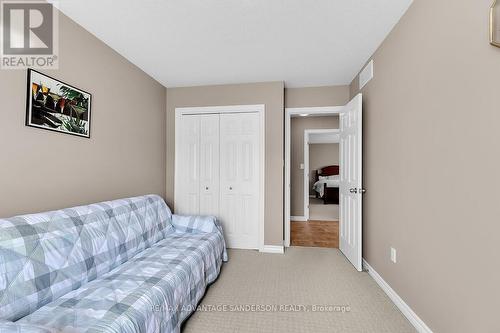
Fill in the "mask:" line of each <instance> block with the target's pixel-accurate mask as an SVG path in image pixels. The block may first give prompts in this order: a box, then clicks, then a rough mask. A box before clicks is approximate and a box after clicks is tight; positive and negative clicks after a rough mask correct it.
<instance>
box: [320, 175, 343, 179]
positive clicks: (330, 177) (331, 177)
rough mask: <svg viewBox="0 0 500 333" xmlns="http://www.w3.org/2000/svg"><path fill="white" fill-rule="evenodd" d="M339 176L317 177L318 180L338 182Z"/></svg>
mask: <svg viewBox="0 0 500 333" xmlns="http://www.w3.org/2000/svg"><path fill="white" fill-rule="evenodd" d="M339 179H340V178H339V175H332V176H319V180H339Z"/></svg>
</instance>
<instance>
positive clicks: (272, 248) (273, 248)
mask: <svg viewBox="0 0 500 333" xmlns="http://www.w3.org/2000/svg"><path fill="white" fill-rule="evenodd" d="M260 252H264V253H279V254H283V253H285V248H284V247H283V246H278V245H264V247H263V248H262V249H261V250H260Z"/></svg>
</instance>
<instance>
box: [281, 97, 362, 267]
mask: <svg viewBox="0 0 500 333" xmlns="http://www.w3.org/2000/svg"><path fill="white" fill-rule="evenodd" d="M297 117H300V118H309V117H310V118H311V119H313V118H315V117H337V119H338V141H339V163H338V164H339V165H338V166H337V170H333V171H332V169H331V168H328V169H327V170H324V169H325V168H320V169H321V170H320V173H321V174H322V176H328V175H329V173H332V172H334V171H336V173H337V175H338V176H339V178H338V192H337V193H338V204H339V221H338V231H337V234H338V247H339V249H340V251H341V252H342V253H343V254H344V255H345V256H346V258H347V259H348V260H349V261H350V262H351V263H352V264H353V266H354V267H355V268H356V269H357V270H358V271H361V270H362V248H361V246H362V194H363V193H364V192H365V190H364V189H363V187H362V165H363V163H362V95H361V94H358V95H357V96H355V97H354V98H353V99H352V100H351V101H350V102H349V103H348V104H346V105H345V106H333V107H306V108H286V109H285V186H284V192H285V214H284V215H285V221H284V222H285V225H284V230H285V234H284V244H285V246H286V247H289V246H290V245H293V244H291V234H292V223H294V230H298V228H296V227H295V226H299V225H298V224H297V223H300V222H302V223H303V226H302V227H299V229H302V231H304V230H306V229H307V228H309V229H311V228H313V227H314V225H313V223H310V222H311V221H310V209H308V208H310V203H309V200H308V198H306V197H305V196H306V195H305V193H306V191H304V190H302V191H301V193H304V194H303V196H302V197H301V199H300V200H301V202H302V205H303V206H302V209H301V210H300V211H298V210H297V208H296V207H298V206H297V204H296V202H295V200H296V199H295V198H294V197H293V195H292V193H293V190H294V189H293V188H292V177H295V176H294V174H295V175H296V174H297V170H300V171H301V172H302V179H304V182H303V183H302V186H303V188H306V187H307V183H306V177H311V174H310V173H309V170H304V169H305V168H306V163H305V162H304V157H302V162H300V161H299V162H298V161H297V160H296V159H294V160H292V150H291V148H292V141H293V140H296V138H294V136H293V135H292V122H293V119H294V118H297ZM332 128H333V127H327V128H326V129H332ZM316 129H317V128H316ZM320 129H321V128H320ZM323 129H325V128H323ZM304 133H306V132H305V131H304ZM293 146H295V147H294V151H293V152H294V153H296V152H297V151H298V150H297V148H296V145H293ZM304 146H305V144H304ZM304 153H307V149H304ZM295 155H296V154H295ZM326 167H334V166H333V165H328V166H326ZM332 175H333V174H332ZM318 180H319V175H318ZM323 186H324V185H323ZM313 201H314V200H313ZM305 202H308V204H307V207H306V203H305ZM294 207H295V208H294ZM292 208H293V211H292ZM294 214H295V215H294ZM292 221H293V222H292ZM321 226H324V224H323V225H321ZM322 232H323V234H324V233H325V231H324V230H323V231H321V230H320V231H319V234H321V233H322Z"/></svg>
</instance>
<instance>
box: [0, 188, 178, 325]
mask: <svg viewBox="0 0 500 333" xmlns="http://www.w3.org/2000/svg"><path fill="white" fill-rule="evenodd" d="M171 219H172V214H171V212H170V209H169V208H168V207H167V205H166V204H165V202H164V201H163V199H162V198H161V197H159V196H156V195H147V196H141V197H136V198H129V199H121V200H114V201H108V202H102V203H97V204H92V205H88V206H81V207H75V208H68V209H62V210H58V211H53V212H47V213H40V214H32V215H24V216H17V217H13V218H9V219H3V220H2V219H0V319H6V320H13V321H15V320H17V319H19V318H22V317H24V316H26V315H28V314H30V313H32V312H33V311H35V310H37V309H38V308H40V307H42V306H43V305H45V304H47V303H49V302H51V301H53V300H55V299H57V298H59V297H61V296H62V295H64V294H66V293H68V292H70V291H71V290H74V289H77V288H79V287H80V286H81V285H82V284H84V283H87V282H89V281H92V280H94V279H96V278H97V277H99V276H101V275H103V274H104V273H107V272H109V271H110V270H112V269H113V268H115V267H117V266H119V265H120V264H122V263H123V262H125V261H127V260H128V259H129V258H131V257H132V256H134V255H135V254H137V253H139V252H141V251H142V250H143V249H145V248H147V247H150V246H151V245H153V244H154V243H156V242H158V241H159V240H161V239H163V238H165V235H166V234H167V233H168V232H169V230H170V229H171V228H172V225H171Z"/></svg>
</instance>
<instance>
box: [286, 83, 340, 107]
mask: <svg viewBox="0 0 500 333" xmlns="http://www.w3.org/2000/svg"><path fill="white" fill-rule="evenodd" d="M347 102H349V86H325V87H307V88H286V89H285V107H287V108H300V107H316V106H339V105H345V104H347Z"/></svg>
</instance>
